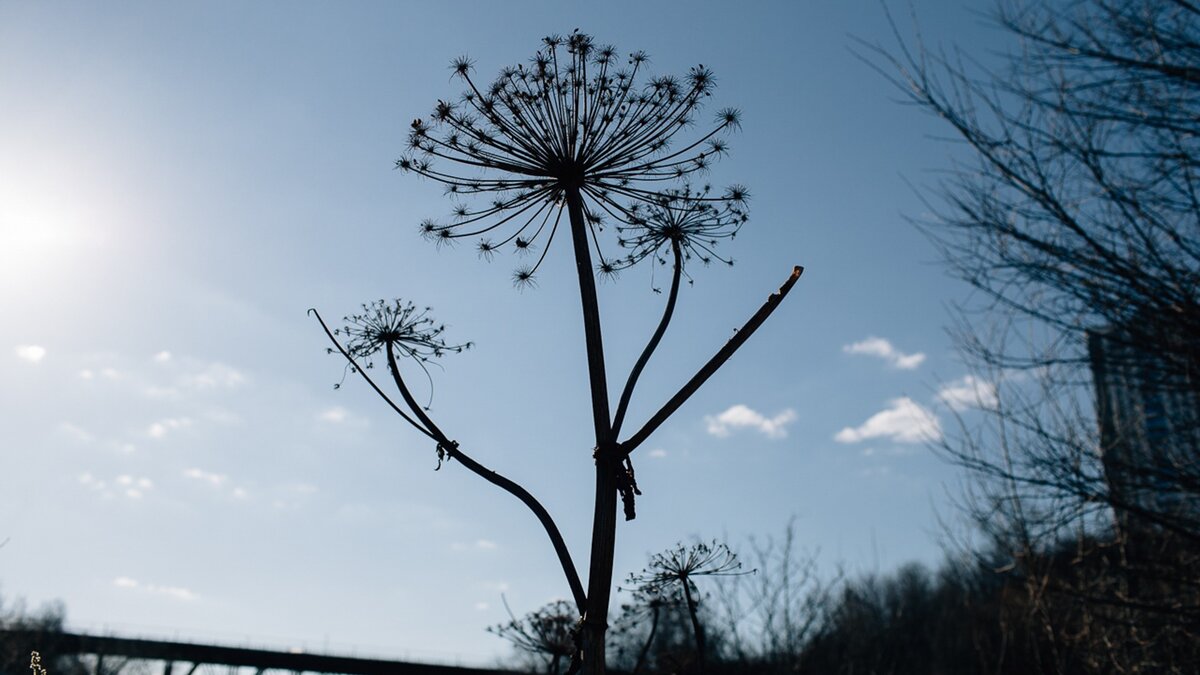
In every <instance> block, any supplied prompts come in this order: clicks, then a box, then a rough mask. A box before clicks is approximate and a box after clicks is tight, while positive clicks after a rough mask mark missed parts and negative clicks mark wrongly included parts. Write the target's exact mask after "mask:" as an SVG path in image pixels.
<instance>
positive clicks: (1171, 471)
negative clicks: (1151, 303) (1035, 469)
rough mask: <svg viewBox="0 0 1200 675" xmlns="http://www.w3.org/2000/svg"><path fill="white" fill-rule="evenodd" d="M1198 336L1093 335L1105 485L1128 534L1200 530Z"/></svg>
mask: <svg viewBox="0 0 1200 675" xmlns="http://www.w3.org/2000/svg"><path fill="white" fill-rule="evenodd" d="M1197 339H1200V338H1198V336H1183V337H1182V338H1181V339H1179V340H1148V339H1146V338H1144V337H1139V333H1137V332H1135V331H1131V330H1121V329H1117V328H1110V329H1108V330H1105V331H1095V332H1091V333H1089V335H1088V355H1089V357H1090V360H1091V367H1092V377H1093V380H1094V382H1095V388H1096V416H1097V418H1098V421H1099V425H1100V452H1101V458H1102V460H1103V464H1104V472H1105V478H1106V479H1107V481H1108V485H1109V491H1110V494H1111V497H1112V502H1113V506H1114V510H1115V512H1116V517H1117V524H1118V526H1119V527H1122V528H1130V527H1135V526H1137V525H1139V524H1143V525H1147V526H1148V525H1153V524H1155V522H1156V521H1157V522H1158V524H1162V523H1163V522H1181V520H1180V519H1182V520H1183V521H1186V522H1191V523H1193V524H1200V377H1197V373H1195V372H1194V367H1193V366H1194V359H1193V358H1192V355H1193V354H1194V352H1189V351H1188V350H1194V349H1195V348H1196V345H1195V342H1196V340H1197Z"/></svg>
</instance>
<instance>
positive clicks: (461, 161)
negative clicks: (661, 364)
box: [318, 31, 802, 673]
mask: <svg viewBox="0 0 1200 675" xmlns="http://www.w3.org/2000/svg"><path fill="white" fill-rule="evenodd" d="M647 62H648V57H647V56H646V54H645V53H643V52H635V53H633V54H629V55H628V56H626V57H622V56H618V53H617V51H616V50H615V49H614V48H613V47H608V46H599V45H597V44H596V43H595V42H594V41H593V40H592V38H591V37H590V36H588V35H586V34H583V33H580V32H578V31H576V32H573V33H571V34H570V35H569V36H567V37H565V38H564V37H558V36H551V37H547V38H545V39H544V40H543V41H542V46H541V48H540V49H539V50H538V51H537V52H536V53H535V54H534V56H533V58H532V59H531V60H530V62H529V63H528V64H521V65H517V66H515V67H511V68H505V69H503V70H502V71H501V72H500V75H499V77H497V78H496V79H495V80H494V81H492V83H491V84H487V85H482V84H481V83H480V82H478V81H477V80H476V78H475V77H474V63H473V62H472V61H471V60H470V59H469V58H466V57H462V58H459V59H456V60H455V61H454V63H453V65H452V69H453V71H454V74H455V76H456V77H458V78H459V79H460V80H461V81H462V82H463V83H464V84H465V87H466V89H465V91H464V92H463V93H462V95H461V96H460V97H458V98H457V99H454V100H449V101H448V100H439V101H438V102H437V105H436V106H435V107H434V110H433V112H432V113H431V114H430V115H429V117H428V118H423V119H417V120H415V121H414V122H413V123H412V129H411V132H410V134H409V139H408V150H407V152H406V154H405V155H404V156H403V157H401V158H400V159H399V160H397V162H396V166H397V168H398V169H400V170H402V171H405V172H408V173H413V174H416V175H418V176H421V177H424V178H426V179H429V180H432V181H435V182H438V183H441V184H442V185H443V186H444V187H445V189H446V191H447V193H448V194H449V195H450V196H451V198H452V201H453V207H452V214H451V215H450V217H449V218H448V219H446V220H444V221H438V220H425V221H423V222H422V223H421V225H420V230H421V232H422V234H423V235H424V236H426V237H428V238H430V239H433V240H434V241H436V242H438V243H440V244H449V243H452V242H454V241H456V240H458V239H463V238H474V239H476V240H477V242H476V246H477V248H478V251H479V254H480V255H481V256H482V257H484V258H486V259H491V258H492V257H493V256H494V255H495V254H496V253H497V252H500V251H505V250H511V251H515V252H517V253H521V254H525V255H527V256H528V257H527V258H526V260H525V261H524V262H523V264H522V265H521V266H519V267H518V268H517V269H516V271H515V272H514V274H513V279H514V281H515V282H516V283H517V284H518V285H520V286H526V285H531V284H532V283H533V282H534V280H535V278H536V274H537V273H538V269H539V267H540V266H541V264H542V262H543V261H544V260H545V258H546V255H547V254H548V252H549V250H550V248H551V244H552V242H553V241H554V239H555V237H556V236H557V235H558V233H559V232H560V230H565V231H566V235H565V236H567V237H569V239H570V241H571V250H572V253H573V256H574V260H575V270H576V277H577V282H578V286H579V297H580V304H581V308H582V314H583V323H584V336H585V348H586V355H587V365H588V380H589V389H590V393H591V404H592V405H591V407H592V421H593V433H594V438H595V442H594V448H593V453H592V456H593V460H594V462H595V465H596V492H595V505H594V520H593V529H592V550H591V555H590V560H589V563H590V564H589V570H588V571H589V573H588V588H587V591H586V592H585V591H584V589H583V586H582V583H581V582H580V577H579V574H578V572H577V570H576V568H575V565H574V563H573V562H572V560H571V557H570V553H569V552H568V551H567V548H566V546H565V545H564V544H563V540H562V536H561V535H560V534H559V531H558V529H557V527H556V526H555V524H554V521H553V520H552V519H551V518H550V516H549V515H548V514H547V512H546V510H545V509H544V508H542V506H541V505H540V504H539V503H538V502H537V500H535V499H534V498H533V497H532V496H531V495H530V494H529V493H528V492H527V491H526V490H525V489H524V488H522V487H521V486H519V485H517V484H516V483H514V482H512V481H510V480H508V479H506V478H504V477H502V476H500V475H499V474H497V473H495V472H493V471H491V470H489V469H486V468H484V467H482V466H481V465H479V464H478V463H477V462H474V461H473V460H471V459H470V458H469V457H467V456H466V455H465V454H464V453H463V451H462V450H461V449H460V447H459V444H458V443H457V442H456V441H454V440H452V439H451V438H450V437H449V436H447V435H446V434H445V433H443V431H442V430H441V429H440V428H439V427H438V426H437V425H436V424H435V423H434V421H433V420H432V419H431V418H430V416H429V411H428V410H426V409H425V408H423V407H422V406H420V405H419V404H418V403H417V402H416V400H415V398H414V397H413V395H412V392H411V390H410V389H409V388H408V386H407V383H406V382H405V381H404V377H403V374H402V372H401V370H400V367H399V365H398V361H397V359H398V358H402V357H408V358H410V359H413V360H415V361H416V362H417V364H418V365H420V366H421V368H422V370H424V372H425V374H426V375H428V370H427V369H425V365H426V363H428V361H429V359H431V358H435V357H437V356H440V355H442V354H444V353H446V352H448V351H453V350H455V349H458V348H459V347H465V346H466V345H459V346H455V347H453V348H451V347H450V346H449V345H447V344H445V343H443V342H441V339H442V338H441V329H440V326H437V325H436V324H434V323H432V322H431V321H430V322H429V323H421V322H422V321H424V318H425V317H426V316H427V315H426V314H424V313H421V312H418V311H416V310H414V309H406V308H411V307H412V306H411V305H406V304H401V303H397V304H395V305H388V304H387V303H378V304H376V305H368V306H367V307H365V308H364V310H365V313H364V314H362V315H358V316H356V317H354V318H353V319H352V320H350V321H349V323H348V325H347V327H346V328H343V329H339V330H338V331H331V330H330V329H329V328H328V326H326V325H325V323H324V322H323V321H322V326H323V327H324V328H325V330H326V333H327V334H328V336H329V338H330V339H331V340H332V341H333V343H334V345H335V347H336V350H337V351H338V352H340V353H341V355H342V356H343V357H344V358H345V359H346V360H347V363H348V364H349V367H350V368H351V369H352V370H353V371H354V372H357V373H359V374H361V375H362V376H363V377H364V378H365V379H366V380H367V381H368V382H369V383H370V384H371V386H372V387H373V388H374V389H375V391H376V392H377V393H379V395H380V396H382V397H383V398H384V399H385V400H386V401H387V402H388V403H389V404H390V405H391V406H392V407H393V409H394V410H395V411H396V412H397V413H399V414H400V415H402V416H403V417H404V418H405V419H406V420H408V421H409V423H410V424H412V425H413V426H414V427H416V428H417V429H418V431H420V432H422V433H424V434H425V435H426V436H428V437H430V438H431V439H432V440H433V441H435V443H436V444H437V448H438V453H439V458H442V457H446V458H449V459H454V460H456V461H458V462H460V463H461V464H463V465H465V466H467V468H468V469H470V470H472V471H475V473H477V474H479V475H480V476H481V477H483V478H484V479H486V480H488V481H490V482H492V483H494V484H496V485H498V486H500V487H502V488H503V489H505V490H507V491H508V492H510V493H511V494H513V495H514V496H517V497H518V498H519V499H521V500H522V501H523V502H524V503H525V504H526V505H527V506H528V507H529V508H530V509H531V510H532V511H533V512H534V514H535V515H536V516H537V517H538V519H539V520H540V521H541V523H542V525H543V527H544V528H545V530H546V532H547V535H548V536H549V537H550V539H551V542H552V544H553V545H554V548H555V551H556V554H557V555H558V558H559V562H560V564H561V566H562V568H563V571H564V574H565V575H566V577H567V580H568V583H569V584H570V586H571V590H572V595H573V598H574V600H575V604H576V607H577V609H578V611H579V613H580V615H581V617H582V624H581V625H582V630H581V631H580V632H579V639H580V643H581V648H580V651H579V652H578V653H577V654H576V655H575V660H574V663H573V665H572V668H573V669H575V670H577V669H578V668H579V667H581V666H582V667H585V668H586V669H587V671H588V672H590V673H600V672H604V642H605V641H604V635H605V631H606V629H607V621H606V619H607V616H608V609H609V601H610V597H611V590H612V573H613V571H612V564H613V553H614V542H615V533H616V522H617V517H616V513H617V502H618V499H620V501H621V502H622V503H623V506H624V509H623V510H624V513H625V518H626V519H627V520H631V519H633V518H634V516H635V515H636V511H635V503H634V499H635V496H636V495H639V494H641V492H640V490H639V488H638V486H637V483H636V480H635V478H634V471H633V464H632V460H631V458H630V454H631V453H632V452H633V451H634V450H635V449H636V448H637V447H639V446H640V445H641V444H642V443H643V442H645V441H646V439H647V438H648V437H649V436H650V434H652V433H653V432H654V431H655V430H656V429H657V428H658V427H659V426H661V425H662V424H663V422H665V421H666V419H667V418H668V417H670V415H671V414H673V413H674V412H675V411H676V410H678V409H679V407H680V406H681V405H683V403H684V402H685V401H686V400H687V399H688V398H690V397H691V395H692V394H694V393H695V391H696V390H697V389H698V388H699V387H700V386H701V385H702V384H703V383H704V382H705V381H706V380H707V379H708V378H709V377H710V376H711V375H712V374H713V373H714V372H716V370H717V369H718V368H720V367H721V365H722V364H724V363H725V362H726V361H727V360H728V359H729V358H730V356H732V355H733V353H734V352H735V351H737V349H738V348H740V347H741V345H742V344H744V343H745V341H746V340H747V339H748V338H749V337H750V335H752V334H753V333H754V332H755V331H756V330H757V329H758V327H759V326H760V325H762V323H763V322H764V321H765V320H766V319H767V317H768V316H770V314H771V313H772V312H773V311H774V310H775V308H776V307H777V306H778V305H779V303H780V302H781V301H782V299H783V297H784V296H785V295H786V294H787V293H788V291H789V290H790V289H791V287H792V285H793V284H794V283H795V282H796V280H797V279H798V278H799V276H800V273H801V271H802V270H801V268H799V267H796V268H795V269H794V270H793V271H792V274H791V275H790V276H789V277H788V279H787V280H786V282H785V283H784V284H783V286H782V287H781V288H780V289H779V291H778V292H777V293H774V294H772V295H771V296H770V297H769V298H768V300H767V301H766V303H764V304H763V306H762V307H761V308H760V309H759V310H758V311H757V312H756V313H755V314H754V315H753V316H752V317H751V318H750V320H749V321H747V322H746V323H745V324H744V325H743V326H742V327H741V328H740V329H739V330H738V331H737V332H736V333H735V334H734V337H733V338H732V339H730V340H729V341H728V342H727V343H726V344H725V345H724V346H723V347H722V348H721V349H719V350H718V351H717V353H716V354H715V355H714V356H713V357H712V358H711V359H709V361H708V362H707V363H705V364H704V365H703V366H702V367H701V368H700V369H699V371H698V372H697V373H696V374H695V375H693V376H692V378H691V379H690V380H688V381H687V382H686V383H685V384H684V385H683V386H682V387H681V388H680V389H679V391H678V392H677V393H676V394H675V395H674V396H673V397H672V398H670V399H669V400H668V401H666V402H665V403H664V404H662V406H661V407H660V408H659V409H658V411H657V412H656V413H654V414H653V415H651V416H650V418H649V419H647V420H646V421H644V422H643V423H642V424H641V426H640V427H639V428H638V430H637V431H635V432H634V433H633V434H631V435H630V436H629V437H628V438H626V439H625V440H623V441H622V440H620V433H621V430H622V426H623V424H624V422H625V417H626V412H627V410H628V406H629V403H630V400H631V399H632V395H633V392H634V389H635V386H636V384H637V381H638V379H639V377H640V376H641V373H642V371H643V370H644V368H645V367H646V365H647V363H648V362H649V360H650V358H651V356H652V355H653V353H654V352H655V350H656V348H657V346H658V344H659V342H660V341H661V340H662V338H663V336H664V335H665V333H666V329H667V327H668V324H669V323H670V321H671V318H672V316H673V314H674V311H675V305H676V300H677V297H678V291H679V286H680V281H681V279H682V278H683V277H684V276H686V272H685V271H684V270H685V265H686V263H687V262H689V261H692V260H699V261H701V262H703V263H709V262H712V261H719V262H725V263H729V264H732V259H731V258H728V257H726V256H724V255H721V254H718V253H717V251H716V248H717V246H718V245H719V244H720V243H722V242H723V241H724V240H727V239H731V238H733V237H734V236H735V235H736V234H737V232H738V230H739V228H740V227H741V226H742V225H743V224H744V223H745V222H746V203H747V195H748V193H747V190H746V189H745V188H744V187H741V186H736V185H735V186H733V187H729V188H727V189H724V190H722V191H719V192H717V191H714V190H713V189H712V188H711V187H710V186H708V185H703V186H701V187H693V185H694V180H693V179H695V178H697V177H699V176H700V175H701V174H703V173H705V172H707V171H708V170H709V168H710V167H711V166H712V165H713V163H714V162H716V160H718V159H719V158H721V157H722V156H723V155H725V154H726V153H727V150H728V147H727V145H726V142H725V140H724V138H723V136H724V135H725V134H726V133H727V132H729V131H731V130H734V129H737V128H738V127H739V114H738V112H737V111H736V110H733V109H724V110H720V111H718V112H717V113H716V115H715V118H714V119H713V121H712V122H711V123H709V124H707V125H704V126H700V112H701V108H702V104H703V103H704V102H705V100H706V99H707V98H708V97H709V96H710V95H711V93H712V90H713V87H714V78H713V74H712V72H711V71H710V70H709V69H707V68H705V67H704V66H696V67H694V68H692V69H691V70H690V71H689V72H688V74H687V75H686V76H685V77H683V78H675V77H669V76H658V77H647V76H646V74H645V70H646V68H647ZM692 132H694V133H692ZM564 214H565V216H566V217H565V218H564ZM610 223H612V224H613V225H612V227H609V224H610ZM606 228H608V229H609V230H610V232H606V231H605V230H606ZM611 230H616V235H617V236H616V239H617V241H616V244H617V246H616V248H615V249H614V248H612V247H611V242H610V241H609V240H610V239H611ZM648 259H649V260H655V261H658V262H659V263H661V264H663V265H670V267H671V270H672V281H671V287H670V290H669V291H668V293H667V302H666V307H665V309H664V312H663V315H662V318H661V319H660V320H659V322H658V325H657V327H656V328H655V330H654V332H653V334H652V335H651V337H650V339H649V341H648V342H647V344H646V347H645V348H644V350H643V351H642V354H641V356H640V357H639V359H638V360H637V362H636V363H635V365H634V367H633V368H632V369H631V371H630V373H629V375H628V376H627V378H626V381H625V385H624V387H623V388H622V392H621V395H620V398H619V399H618V404H617V409H616V411H615V414H614V412H613V411H612V410H611V409H610V400H609V385H608V376H607V369H606V367H605V360H604V341H603V338H602V332H601V321H600V311H599V304H598V302H597V292H596V275H597V274H598V273H599V274H615V273H616V272H618V271H620V270H622V269H626V268H628V267H631V266H633V265H636V264H637V263H639V262H642V261H644V260H648ZM688 278H689V280H690V277H688ZM656 290H658V289H656ZM319 318H320V317H319V315H318V319H319ZM414 322H415V323H414ZM405 327H407V328H405ZM435 327H436V330H434V328H435ZM406 330H407V331H408V332H407V333H406V332H405V331H406ZM339 338H346V339H347V340H348V344H347V346H342V345H341V344H340V343H339V341H338V340H339ZM379 351H382V352H384V353H385V354H386V356H387V362H388V371H389V374H390V375H391V377H392V379H393V381H394V384H395V386H396V388H397V389H398V391H399V392H400V394H401V397H402V399H403V405H401V404H398V403H396V402H394V401H393V400H392V399H391V398H390V397H388V396H387V395H386V394H385V393H384V391H383V389H382V388H381V387H379V386H378V385H377V384H376V383H375V382H374V380H372V379H371V377H370V376H369V374H368V373H367V372H366V371H365V370H364V368H365V367H366V366H369V365H370V363H369V361H368V362H367V363H366V366H360V364H359V362H358V360H359V359H361V358H367V357H370V356H372V355H373V354H375V353H377V352H379Z"/></svg>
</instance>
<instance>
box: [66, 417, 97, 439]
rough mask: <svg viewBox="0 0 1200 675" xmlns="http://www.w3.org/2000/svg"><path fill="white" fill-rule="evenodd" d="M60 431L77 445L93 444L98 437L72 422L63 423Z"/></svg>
mask: <svg viewBox="0 0 1200 675" xmlns="http://www.w3.org/2000/svg"><path fill="white" fill-rule="evenodd" d="M58 431H59V433H61V434H62V435H64V436H66V437H67V438H70V439H71V440H73V441H75V442H77V443H91V442H92V441H94V440H96V437H95V436H92V435H91V434H90V433H88V432H87V430H85V429H82V428H80V427H77V426H75V425H74V424H71V423H70V422H63V423H62V424H60V425H58Z"/></svg>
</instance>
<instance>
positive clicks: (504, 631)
mask: <svg viewBox="0 0 1200 675" xmlns="http://www.w3.org/2000/svg"><path fill="white" fill-rule="evenodd" d="M504 609H505V610H506V611H508V616H509V620H508V621H507V622H506V623H502V624H499V625H497V626H492V627H490V628H488V631H489V632H491V633H495V634H496V635H499V636H500V637H502V638H504V639H505V640H508V641H509V642H510V643H512V645H513V646H514V647H516V648H517V649H518V650H520V651H521V652H524V653H525V654H527V655H529V656H531V657H533V658H534V659H535V660H540V661H543V663H542V664H540V665H541V666H542V667H544V668H545V671H546V672H547V673H549V674H550V675H558V673H560V672H562V671H561V668H562V667H563V666H564V665H565V663H566V662H570V660H571V657H572V656H574V655H575V653H576V652H577V651H578V645H577V639H578V637H579V635H578V628H579V612H578V611H577V608H575V607H574V606H572V605H571V603H570V602H567V601H566V600H555V601H554V602H551V603H549V604H546V605H544V606H542V607H541V608H540V609H537V610H534V611H532V612H530V613H528V614H526V615H525V616H523V617H521V618H519V619H518V618H517V617H515V616H513V613H512V610H511V609H510V608H509V606H508V601H507V600H505V601H504Z"/></svg>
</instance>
